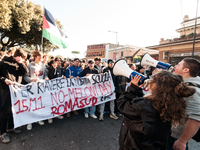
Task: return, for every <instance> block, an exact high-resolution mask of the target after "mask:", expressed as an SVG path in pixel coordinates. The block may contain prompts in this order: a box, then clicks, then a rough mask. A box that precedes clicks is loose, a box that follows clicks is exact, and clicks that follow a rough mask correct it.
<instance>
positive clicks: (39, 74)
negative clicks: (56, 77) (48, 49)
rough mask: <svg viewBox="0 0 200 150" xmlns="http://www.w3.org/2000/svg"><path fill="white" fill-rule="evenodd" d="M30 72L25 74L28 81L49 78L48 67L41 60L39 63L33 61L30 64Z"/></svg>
mask: <svg viewBox="0 0 200 150" xmlns="http://www.w3.org/2000/svg"><path fill="white" fill-rule="evenodd" d="M27 67H28V70H29V72H28V73H27V74H26V75H25V77H24V80H25V81H26V82H28V83H30V82H32V81H33V79H35V78H38V79H45V78H47V70H46V67H45V66H44V65H43V64H42V63H41V62H40V63H39V64H37V63H35V62H31V63H30V64H28V66H27Z"/></svg>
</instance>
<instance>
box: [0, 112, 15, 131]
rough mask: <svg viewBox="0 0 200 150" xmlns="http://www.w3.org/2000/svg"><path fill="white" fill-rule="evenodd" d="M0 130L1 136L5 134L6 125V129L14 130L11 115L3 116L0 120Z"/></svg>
mask: <svg viewBox="0 0 200 150" xmlns="http://www.w3.org/2000/svg"><path fill="white" fill-rule="evenodd" d="M0 121H1V122H0V130H1V135H2V134H4V133H6V132H7V131H6V127H7V125H8V129H13V128H14V123H13V115H12V113H11V114H10V115H9V116H5V117H3V118H1V120H0Z"/></svg>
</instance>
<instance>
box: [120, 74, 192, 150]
mask: <svg viewBox="0 0 200 150" xmlns="http://www.w3.org/2000/svg"><path fill="white" fill-rule="evenodd" d="M139 80H140V76H135V77H134V79H132V80H131V86H129V87H128V90H127V92H125V93H123V94H122V95H121V96H120V98H119V99H118V102H117V103H118V108H119V110H120V112H121V113H122V114H123V115H124V120H123V123H122V126H121V131H120V136H119V145H120V148H119V149H120V150H165V149H166V145H167V140H168V137H169V134H170V129H171V125H177V124H183V122H184V118H185V117H186V103H185V101H184V100H183V98H184V97H189V96H191V95H193V94H194V93H195V89H194V88H192V87H188V86H187V85H186V84H184V83H183V79H182V77H181V76H178V75H174V74H172V73H171V72H167V71H161V72H159V73H157V74H155V75H154V76H153V78H152V79H150V80H149V85H148V88H149V91H150V92H149V94H147V95H144V96H143V93H142V89H141V88H140V87H141V86H138V82H139Z"/></svg>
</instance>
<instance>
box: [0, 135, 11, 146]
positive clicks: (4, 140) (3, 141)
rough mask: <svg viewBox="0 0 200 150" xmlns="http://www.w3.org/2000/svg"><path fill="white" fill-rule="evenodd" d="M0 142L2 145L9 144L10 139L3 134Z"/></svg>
mask: <svg viewBox="0 0 200 150" xmlns="http://www.w3.org/2000/svg"><path fill="white" fill-rule="evenodd" d="M1 142H2V143H4V144H6V143H9V142H10V138H9V136H8V135H7V133H4V134H2V135H1Z"/></svg>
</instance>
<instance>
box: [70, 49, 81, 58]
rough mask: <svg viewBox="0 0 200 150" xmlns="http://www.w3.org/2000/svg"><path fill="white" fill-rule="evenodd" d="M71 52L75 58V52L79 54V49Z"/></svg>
mask: <svg viewBox="0 0 200 150" xmlns="http://www.w3.org/2000/svg"><path fill="white" fill-rule="evenodd" d="M71 53H72V54H74V57H75V58H76V57H77V54H80V52H79V51H72V52H71Z"/></svg>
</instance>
